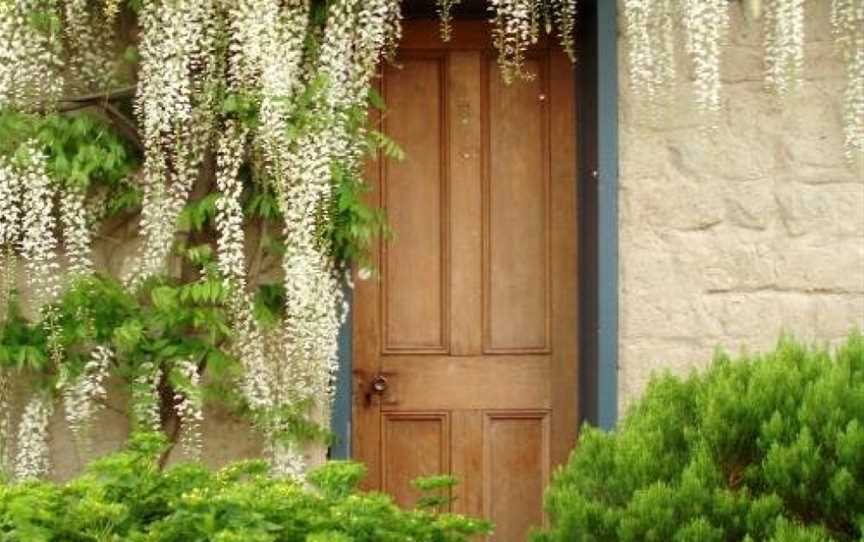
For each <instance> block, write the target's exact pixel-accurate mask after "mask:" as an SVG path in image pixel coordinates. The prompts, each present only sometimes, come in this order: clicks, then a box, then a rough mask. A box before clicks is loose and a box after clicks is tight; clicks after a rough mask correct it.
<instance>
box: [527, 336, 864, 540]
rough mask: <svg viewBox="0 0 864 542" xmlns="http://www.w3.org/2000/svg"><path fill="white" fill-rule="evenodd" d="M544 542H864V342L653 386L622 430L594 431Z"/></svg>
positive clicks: (570, 470) (555, 494)
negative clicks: (853, 541)
mask: <svg viewBox="0 0 864 542" xmlns="http://www.w3.org/2000/svg"><path fill="white" fill-rule="evenodd" d="M546 507H547V509H548V512H549V515H550V518H551V522H550V524H551V528H550V529H549V530H548V531H546V532H543V533H538V534H537V535H535V541H537V542H553V541H555V542H564V541H566V542H577V541H602V542H614V541H663V542H666V541H672V542H697V541H698V542H714V541H717V542H720V541H724V542H725V541H738V540H746V541H754V542H755V541H760V540H769V541H776V542H781V541H782V542H798V541H800V542H805V541H806V542H811V541H812V542H817V541H825V540H840V541H847V540H848V541H852V540H864V538H862V533H864V338H862V336H861V335H860V334H859V333H855V334H853V335H852V336H851V337H850V338H849V339H848V341H846V343H845V344H844V345H843V346H841V347H840V348H838V349H837V350H836V351H835V352H834V354H833V355H832V354H831V353H830V352H829V351H827V350H824V349H814V348H808V347H805V346H802V345H801V344H798V343H796V342H794V341H793V340H790V339H782V340H781V341H780V344H779V346H778V348H777V350H776V351H775V352H773V353H770V354H767V355H762V356H744V357H743V358H742V359H739V360H735V361H732V360H730V359H729V358H728V357H727V356H725V355H722V354H719V355H718V356H717V357H716V359H715V361H714V363H713V365H712V366H711V368H710V369H709V370H708V371H707V372H705V373H704V374H701V375H693V376H690V377H689V378H688V379H686V380H680V379H677V378H674V377H672V376H663V377H660V378H655V379H654V380H653V381H652V383H651V384H650V385H649V387H648V391H647V392H646V395H645V397H644V398H643V399H642V400H641V401H639V402H638V403H636V404H635V405H633V406H632V407H631V409H630V410H629V412H628V414H627V416H626V417H625V419H624V420H623V421H622V422H621V424H620V426H619V428H618V429H617V430H616V431H615V432H613V433H603V432H601V431H598V430H596V429H591V428H587V429H585V430H584V431H583V432H582V435H581V437H580V444H579V445H578V446H577V448H576V450H574V452H573V454H572V456H571V457H570V461H569V464H568V465H566V466H565V467H564V468H562V469H561V470H560V471H559V472H558V473H557V474H556V476H555V479H554V482H553V484H552V486H551V487H550V489H549V490H548V493H547V496H546Z"/></svg>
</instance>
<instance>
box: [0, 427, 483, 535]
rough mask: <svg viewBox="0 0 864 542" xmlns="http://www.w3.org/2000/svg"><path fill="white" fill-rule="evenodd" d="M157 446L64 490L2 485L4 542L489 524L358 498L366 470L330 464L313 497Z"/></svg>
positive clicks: (127, 455) (105, 464) (250, 466)
mask: <svg viewBox="0 0 864 542" xmlns="http://www.w3.org/2000/svg"><path fill="white" fill-rule="evenodd" d="M161 449H162V439H161V437H158V436H154V435H138V436H136V437H134V438H133V439H132V441H131V445H130V448H129V450H127V451H125V452H121V453H118V454H114V455H112V456H108V457H106V458H104V459H101V460H99V461H97V462H95V463H94V464H93V465H91V466H90V467H89V468H88V470H87V472H86V473H85V474H84V475H83V476H81V477H79V478H78V479H76V480H73V481H72V482H70V483H68V484H64V485H58V484H53V483H49V482H29V483H24V484H18V485H5V486H3V485H0V540H3V541H22V542H43V541H44V542H48V541H58V542H59V541H63V542H85V541H86V542H91V541H92V542H109V541H110V542H114V541H131V542H145V541H160V542H162V541H164V542H169V541H176V542H196V541H202V542H203V541H216V542H294V541H297V542H364V541H369V542H372V541H374V542H405V541H409V540H410V541H416V542H460V541H467V540H468V538H469V537H470V536H471V535H473V534H477V533H483V532H486V530H487V527H486V525H485V524H484V523H482V522H479V521H475V520H471V519H467V518H463V517H461V516H456V515H449V514H440V515H439V514H434V513H431V512H426V511H422V510H416V511H402V510H400V509H399V508H398V507H396V506H395V505H394V504H393V502H392V500H391V499H390V498H389V497H387V496H385V495H381V494H373V493H359V492H357V491H356V490H355V487H356V485H357V483H358V482H359V481H360V479H361V478H362V477H363V475H364V468H363V467H362V466H361V465H358V464H355V463H346V462H332V463H330V464H328V465H326V466H324V467H322V468H321V469H319V470H317V471H314V472H313V473H311V474H310V475H309V482H310V487H308V488H304V487H302V486H301V485H298V484H296V483H293V482H291V481H287V480H284V479H282V480H279V479H275V478H273V477H271V476H270V475H269V473H268V467H267V465H266V463H263V462H258V461H252V462H245V463H237V464H235V465H232V466H229V467H227V468H225V469H223V470H221V471H219V472H216V473H214V472H212V471H210V470H208V469H206V468H204V467H202V466H200V465H194V464H187V465H180V466H177V467H174V468H171V469H168V470H166V471H160V470H159V468H158V467H157V462H156V459H155V458H156V457H157V456H158V454H159V452H160V451H161Z"/></svg>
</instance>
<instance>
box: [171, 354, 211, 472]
mask: <svg viewBox="0 0 864 542" xmlns="http://www.w3.org/2000/svg"><path fill="white" fill-rule="evenodd" d="M175 370H177V371H178V372H179V373H180V377H181V379H182V380H183V385H182V386H181V387H180V388H179V389H177V390H176V391H175V393H174V411H175V412H176V413H177V417H178V418H179V423H180V444H181V445H182V447H183V450H184V452H185V453H186V456H187V457H189V458H193V459H198V458H199V457H201V449H202V445H203V440H202V437H201V423H202V422H203V421H204V408H203V401H202V397H201V390H200V389H199V386H200V385H201V374H200V373H199V372H198V365H197V364H195V362H193V361H192V360H188V359H184V360H181V361H179V362H178V363H177V364H176V365H175Z"/></svg>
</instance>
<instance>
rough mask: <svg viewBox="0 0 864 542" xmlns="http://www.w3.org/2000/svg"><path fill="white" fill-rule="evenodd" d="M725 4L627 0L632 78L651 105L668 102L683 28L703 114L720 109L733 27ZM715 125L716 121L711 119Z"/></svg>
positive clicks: (713, 0)
mask: <svg viewBox="0 0 864 542" xmlns="http://www.w3.org/2000/svg"><path fill="white" fill-rule="evenodd" d="M728 9H729V8H728V1H725V0H624V12H625V16H626V27H625V30H626V34H627V37H628V40H629V50H628V56H629V66H630V80H631V85H632V86H633V88H636V89H639V92H640V94H641V95H642V96H644V97H645V99H646V101H647V102H648V103H649V104H655V103H658V102H662V101H665V98H666V97H667V89H668V88H669V87H670V86H671V84H672V82H673V81H674V80H675V76H676V73H677V72H676V57H675V50H676V33H675V30H676V28H677V26H678V25H680V26H681V27H682V28H683V30H684V50H685V52H686V53H687V56H688V57H689V59H690V61H691V64H692V70H693V76H694V90H695V95H696V102H697V104H698V107H699V110H700V111H702V112H703V113H706V114H708V115H710V116H715V115H716V114H717V112H718V111H719V109H720V87H721V84H720V56H721V50H722V44H723V41H724V40H725V39H726V34H727V33H728V28H729V13H728ZM712 122H713V121H712Z"/></svg>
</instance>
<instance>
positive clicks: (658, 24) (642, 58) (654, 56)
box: [624, 0, 678, 104]
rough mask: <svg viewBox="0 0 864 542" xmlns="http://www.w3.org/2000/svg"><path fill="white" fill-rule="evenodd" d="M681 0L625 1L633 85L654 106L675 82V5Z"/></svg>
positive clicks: (631, 81) (626, 28)
mask: <svg viewBox="0 0 864 542" xmlns="http://www.w3.org/2000/svg"><path fill="white" fill-rule="evenodd" d="M677 1H678V0H656V1H654V0H624V12H625V14H626V27H625V31H626V34H627V37H628V39H629V48H628V51H627V53H628V56H629V66H630V83H631V85H632V86H633V88H637V89H639V92H640V94H641V95H642V96H644V98H645V99H646V100H647V101H648V102H649V103H650V104H654V103H655V102H658V101H661V99H662V98H663V97H664V95H665V91H666V89H667V88H668V87H669V85H670V84H671V83H672V81H674V80H675V74H676V70H675V34H674V32H673V30H674V24H675V17H674V14H675V13H676V12H675V9H674V8H675V6H676V5H677Z"/></svg>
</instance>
